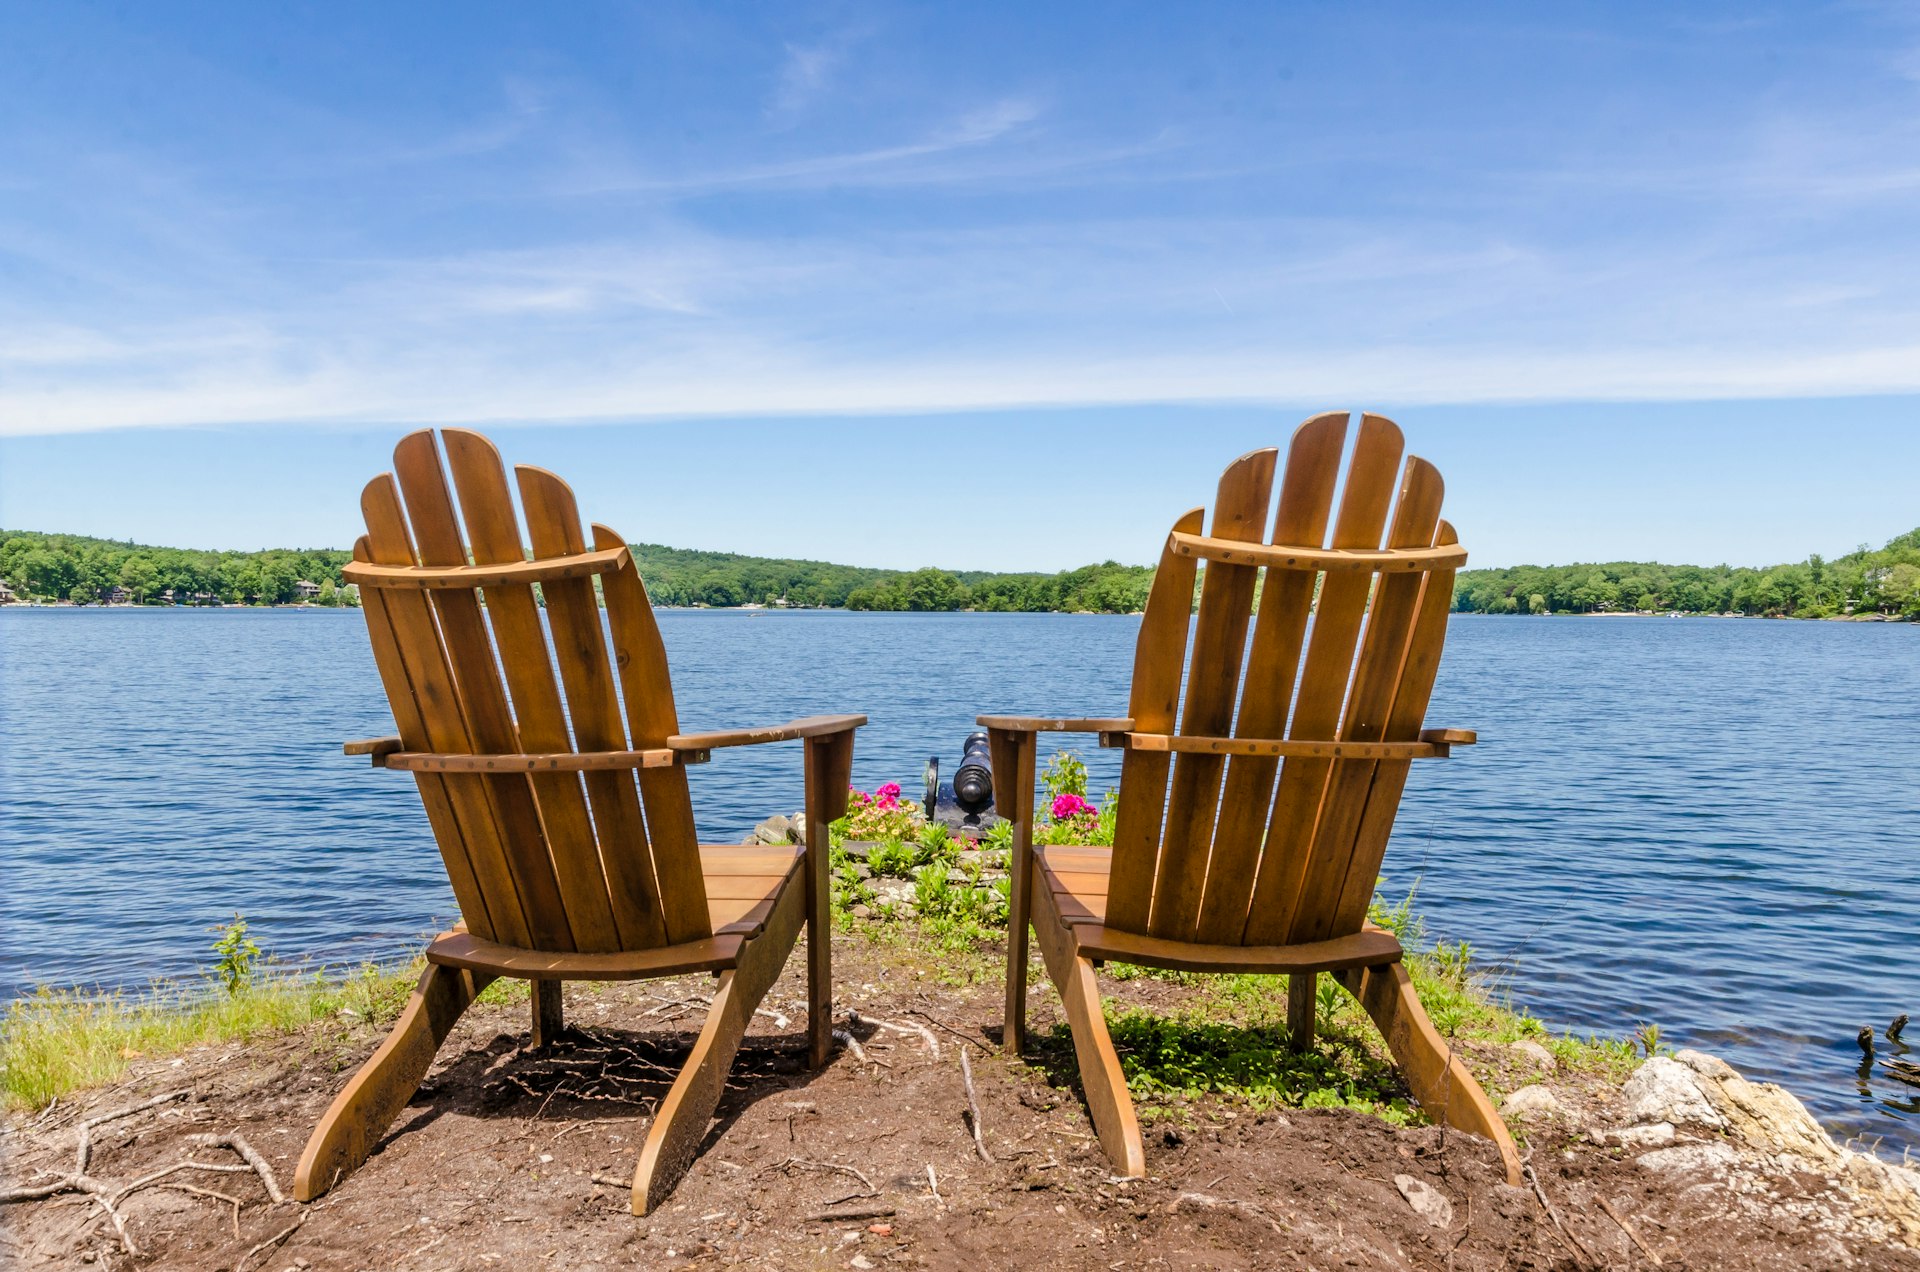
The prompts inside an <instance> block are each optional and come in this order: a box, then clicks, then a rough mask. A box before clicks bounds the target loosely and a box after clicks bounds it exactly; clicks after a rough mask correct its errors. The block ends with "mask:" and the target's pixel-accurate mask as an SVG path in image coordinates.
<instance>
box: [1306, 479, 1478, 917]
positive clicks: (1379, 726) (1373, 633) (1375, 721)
mask: <svg viewBox="0 0 1920 1272" xmlns="http://www.w3.org/2000/svg"><path fill="white" fill-rule="evenodd" d="M1443 493H1444V485H1443V483H1442V482H1441V480H1440V473H1439V470H1438V469H1436V468H1434V466H1433V465H1432V464H1429V463H1427V462H1426V461H1425V460H1423V459H1418V458H1414V459H1409V460H1408V461H1407V465H1406V470H1405V472H1404V473H1403V474H1402V477H1401V482H1400V497H1399V500H1398V501H1397V505H1396V507H1395V509H1394V516H1393V523H1392V525H1391V526H1389V527H1388V530H1387V543H1388V544H1389V545H1390V546H1393V547H1404V546H1408V545H1416V544H1425V543H1431V542H1433V532H1434V527H1435V526H1436V525H1437V524H1438V523H1439V520H1440V501H1441V498H1442V495H1443ZM1425 582H1426V578H1425V576H1423V575H1418V574H1389V575H1384V576H1382V577H1381V579H1380V580H1379V583H1378V585H1377V586H1376V587H1375V588H1374V591H1373V598H1372V602H1371V604H1370V605H1369V606H1368V607H1367V621H1366V631H1365V634H1364V636H1363V637H1362V639H1361V642H1360V652H1359V655H1358V657H1357V658H1356V659H1355V662H1354V669H1353V681H1352V685H1351V687H1350V688H1349V690H1348V692H1347V703H1346V710H1345V713H1344V715H1343V718H1342V720H1341V723H1340V737H1341V738H1342V739H1343V740H1345V741H1349V742H1380V741H1398V740H1405V741H1408V742H1411V741H1413V737H1414V735H1415V734H1416V733H1417V732H1418V731H1419V727H1420V722H1419V721H1418V720H1415V721H1413V723H1412V725H1411V727H1409V728H1407V729H1406V730H1405V732H1404V733H1403V734H1402V735H1401V737H1400V738H1393V739H1390V738H1389V737H1388V735H1387V724H1388V716H1389V714H1390V713H1391V711H1392V709H1393V702H1394V697H1395V695H1396V694H1397V693H1398V692H1399V689H1400V681H1401V674H1402V672H1403V670H1404V668H1405V666H1406V659H1407V640H1408V637H1409V635H1410V634H1411V633H1412V630H1413V625H1414V617H1415V614H1416V613H1417V610H1418V606H1419V601H1420V591H1421V587H1422V586H1423V584H1424V583H1425ZM1377 767H1378V766H1377V763H1376V761H1374V760H1371V759H1366V758H1357V759H1342V760H1339V761H1336V762H1335V763H1334V765H1333V768H1332V770H1331V771H1330V773H1329V775H1328V780H1327V787H1326V794H1325V795H1324V796H1323V797H1322V799H1321V804H1320V815H1319V817H1318V818H1317V819H1316V822H1315V825H1314V830H1313V841H1312V847H1311V848H1309V849H1308V860H1307V866H1306V869H1305V871H1304V872H1303V873H1302V877H1301V882H1300V895H1299V899H1298V901H1296V902H1295V903H1294V906H1293V912H1294V913H1293V925H1292V927H1291V928H1290V929H1289V931H1288V939H1290V940H1295V941H1315V940H1319V939H1321V938H1323V937H1328V936H1339V935H1342V934H1343V931H1342V930H1341V929H1337V928H1336V926H1335V924H1336V921H1337V919H1338V917H1339V909H1338V908H1339V903H1340V892H1341V889H1342V887H1343V886H1344V885H1345V883H1346V879H1347V867H1348V865H1349V863H1350V862H1351V861H1352V859H1353V849H1354V837H1355V835H1356V834H1357V833H1358V831H1359V829H1360V819H1361V816H1362V815H1363V814H1364V813H1365V812H1366V808H1367V792H1368V790H1369V789H1370V788H1371V787H1372V786H1373V777H1374V770H1375V769H1376V768H1377ZM1362 917H1363V916H1355V917H1354V918H1353V919H1352V920H1351V924H1350V926H1349V927H1348V928H1347V929H1345V930H1347V931H1351V930H1354V929H1357V928H1358V927H1359V925H1360V922H1361V919H1362Z"/></svg>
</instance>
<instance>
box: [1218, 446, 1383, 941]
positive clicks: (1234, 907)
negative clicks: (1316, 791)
mask: <svg viewBox="0 0 1920 1272" xmlns="http://www.w3.org/2000/svg"><path fill="white" fill-rule="evenodd" d="M1346 440H1347V417H1346V415H1345V413H1344V412H1343V413H1339V414H1328V415H1321V416H1317V417H1315V418H1314V419H1311V420H1308V421H1307V422H1306V423H1305V424H1303V425H1301V426H1300V428H1299V430H1298V431H1296V432H1295V433H1294V435H1293V444H1292V445H1291V446H1290V447H1288V449H1287V463H1286V469H1285V475H1284V477H1283V478H1282V481H1281V489H1280V504H1279V507H1278V509H1277V510H1276V512H1275V513H1274V519H1273V533H1272V535H1271V536H1270V542H1273V543H1276V544H1285V545H1299V544H1307V543H1316V544H1317V543H1323V542H1325V541H1326V537H1327V519H1328V517H1329V516H1331V515H1332V509H1333V487H1334V481H1335V479H1336V478H1337V477H1338V476H1339V475H1340V452H1341V450H1342V448H1343V447H1344V446H1345V445H1346ZM1316 578H1317V575H1316V574H1315V572H1314V571H1312V570H1272V569H1270V570H1268V571H1267V574H1266V579H1265V582H1264V583H1263V584H1262V586H1261V589H1260V613H1259V615H1258V617H1257V618H1255V620H1254V627H1253V643H1252V647H1251V649H1249V650H1248V653H1247V670H1248V674H1247V681H1246V688H1245V690H1244V691H1243V692H1242V694H1241V698H1240V711H1239V714H1238V715H1237V716H1236V717H1235V719H1234V733H1235V735H1236V736H1238V737H1246V738H1280V737H1282V736H1283V735H1284V734H1285V732H1286V727H1287V708H1288V707H1289V706H1291V705H1292V703H1293V687H1294V679H1295V676H1296V674H1297V673H1298V672H1299V669H1300V653H1301V649H1302V647H1303V645H1304V643H1305V640H1306V632H1307V618H1308V615H1309V613H1310V612H1311V611H1312V608H1313V588H1314V581H1315V579H1316ZM1279 771H1280V761H1279V760H1278V759H1275V758H1270V757H1266V756H1253V755H1237V756H1234V757H1233V758H1232V759H1231V760H1229V761H1228V762H1227V779H1226V785H1225V787H1224V789H1223V791H1222V793H1221V796H1220V817H1219V821H1218V824H1217V825H1216V826H1215V828H1214V832H1213V852H1212V854H1211V855H1210V856H1209V858H1208V866H1207V891H1206V897H1205V899H1204V900H1203V901H1202V902H1201V906H1200V921H1199V924H1198V927H1197V930H1196V939H1198V940H1201V941H1205V942H1207V943H1209V944H1214V945H1233V944H1237V943H1238V942H1239V940H1240V935H1241V933H1242V932H1243V931H1244V930H1245V928H1246V923H1247V907H1248V905H1249V904H1250V903H1251V901H1252V897H1253V880H1254V876H1255V872H1256V871H1257V869H1258V868H1259V864H1260V847H1261V843H1262V841H1263V840H1264V839H1265V838H1266V829H1267V809H1268V808H1269V807H1270V806H1271V804H1272V802H1273V783H1274V778H1275V777H1276V776H1277V775H1278V774H1279Z"/></svg>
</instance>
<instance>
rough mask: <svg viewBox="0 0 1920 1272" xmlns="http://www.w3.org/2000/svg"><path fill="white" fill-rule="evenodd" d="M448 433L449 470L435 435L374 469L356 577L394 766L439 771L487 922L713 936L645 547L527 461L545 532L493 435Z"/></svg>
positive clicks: (445, 832)
mask: <svg viewBox="0 0 1920 1272" xmlns="http://www.w3.org/2000/svg"><path fill="white" fill-rule="evenodd" d="M441 437H442V439H443V440H444V443H445V449H446V460H447V463H446V464H445V465H443V464H442V462H441V450H440V446H439V445H438V444H436V441H435V436H434V433H433V432H432V431H431V430H426V431H422V432H417V433H413V434H411V435H409V436H408V437H406V438H405V439H404V440H402V441H401V443H400V444H399V446H398V447H396V448H395V450H394V457H393V458H394V471H393V472H391V473H384V474H382V475H381V476H379V477H376V478H374V479H373V480H372V481H371V482H369V483H367V486H366V489H365V490H364V491H363V492H362V493H361V497H360V504H361V510H362V512H363V513H364V514H365V517H366V524H367V533H366V534H365V535H364V536H363V537H362V538H361V539H360V540H359V542H358V543H356V544H355V545H354V554H353V555H354V561H353V564H351V565H349V566H348V567H347V570H346V572H345V574H346V578H347V579H348V581H350V582H353V583H357V584H359V586H360V596H361V607H362V609H363V610H364V611H365V613H366V619H367V631H368V634H369V636H370V637H371V638H372V642H373V654H374V661H375V662H376V663H377V664H378V666H379V669H380V678H381V681H382V682H383V683H384V684H385V686H386V690H387V697H388V700H389V701H390V703H391V704H392V707H393V716H394V721H395V723H396V724H397V725H398V726H399V734H400V741H401V746H402V753H401V754H399V755H394V756H390V757H388V764H389V766H390V767H396V768H407V769H411V770H413V772H414V775H415V777H416V778H417V779H418V781H419V784H420V798H421V802H422V803H423V804H425V806H426V810H427V817H428V820H429V821H430V822H431V824H432V826H433V833H434V837H435V839H436V840H438V842H439V845H440V851H441V855H442V856H443V857H444V858H445V860H446V865H447V874H448V876H449V878H450V879H451V880H452V883H453V891H454V896H455V897H456V898H457V899H458V901H459V903H460V912H461V915H462V916H463V917H464V919H465V920H466V924H467V928H468V930H469V931H470V932H472V933H473V934H474V935H476V936H479V937H481V938H484V939H487V940H493V941H499V942H502V943H504V944H508V945H517V946H522V947H524V948H527V949H532V950H540V951H547V952H553V953H567V952H576V951H577V952H581V953H600V952H613V951H623V950H638V949H650V948H654V947H657V946H661V945H667V944H677V943H679V942H682V941H689V940H697V939H699V938H701V937H704V936H707V935H709V932H710V926H709V920H708V912H707V905H706V900H705V892H704V890H703V886H702V881H701V873H700V860H699V850H698V848H697V846H696V842H695V837H694V826H693V806H692V803H691V801H690V799H689V796H688V792H687V777H686V771H685V769H684V768H683V767H682V766H681V761H680V757H679V756H678V755H677V754H675V753H674V752H672V751H670V750H668V749H667V745H666V743H667V739H668V738H669V737H671V736H673V735H674V734H676V733H677V732H678V731H679V722H678V719H677V717H676V714H675V711H674V704H673V687H672V684H671V682H670V680H669V678H668V673H667V658H666V650H665V647H664V646H663V645H662V644H661V641H660V631H659V628H658V627H657V626H656V625H655V623H654V618H653V608H652V606H651V605H650V604H649V603H648V600H647V593H646V588H645V587H644V586H643V585H642V583H641V581H640V576H639V574H638V572H637V571H636V570H635V568H634V564H633V558H632V556H631V555H630V553H629V552H628V550H627V546H626V541H625V540H624V539H622V538H621V537H620V536H619V535H618V534H615V533H614V532H613V531H612V530H610V529H608V528H607V527H605V526H602V525H596V526H594V527H593V546H592V548H591V549H589V547H588V546H587V543H586V541H585V537H584V535H583V533H582V530H581V524H580V513H579V509H578V508H577V506H576V505H575V503H574V497H573V491H572V490H571V489H569V488H568V486H567V484H566V483H565V482H564V481H562V480H560V478H558V477H556V476H555V475H554V474H552V473H550V472H547V471H546V470H545V469H541V468H533V467H529V466H525V465H522V466H519V467H518V468H516V469H515V476H516V478H517V481H518V486H519V491H520V504H521V508H522V510H523V511H524V513H525V518H526V529H527V539H523V538H522V536H521V531H520V523H519V519H518V518H517V517H516V515H515V512H514V504H513V498H512V495H511V494H510V493H509V491H508V486H507V475H506V470H505V468H504V466H503V465H502V464H501V462H500V455H499V452H498V451H496V450H495V449H494V447H493V444H492V443H491V442H489V441H488V440H487V439H486V438H484V437H482V436H480V435H479V434H478V433H471V432H466V431H463V430H459V429H447V430H445V431H444V433H442V434H441ZM449 467H450V468H451V471H452V482H451V484H449V482H448V468H449ZM456 491H457V492H458V499H459V502H458V509H457V511H456V507H455V492H456ZM463 531H464V533H463ZM529 540H530V546H531V548H532V552H531V554H529V552H528V547H529ZM596 579H598V580H599V588H598V589H596V587H595V580H596ZM536 588H537V589H538V592H537V594H536ZM596 590H598V591H599V592H600V593H602V594H604V597H605V602H606V610H605V616H606V621H605V623H604V624H603V622H602V617H601V608H600V601H599V599H598V597H597V596H596ZM542 602H544V607H543V605H542ZM556 668H557V670H558V678H557V679H556V676H555V671H556ZM623 697H624V700H625V705H624V711H623V709H622V698H623ZM623 717H624V718H623ZM636 779H637V784H636ZM636 786H637V789H636Z"/></svg>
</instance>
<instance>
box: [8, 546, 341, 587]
mask: <svg viewBox="0 0 1920 1272" xmlns="http://www.w3.org/2000/svg"><path fill="white" fill-rule="evenodd" d="M352 557H353V554H352V553H350V552H340V551H333V550H328V549H314V550H294V549H284V548H282V549H271V550H268V551H264V552H196V551H192V550H190V549H186V548H156V547H152V546H150V545H148V544H143V543H133V542H124V543H123V542H121V541H119V540H117V539H94V538H89V537H88V536H86V535H79V534H40V533H38V532H36V531H32V530H0V581H4V582H5V583H6V584H7V585H8V586H9V587H11V588H12V589H13V590H14V591H15V592H16V593H18V594H19V595H20V596H22V597H23V598H31V599H34V600H43V601H75V602H78V603H80V604H83V605H92V604H95V603H97V602H101V601H107V600H113V599H122V598H124V599H125V600H128V601H131V602H132V603H134V604H140V605H147V604H163V603H167V602H168V601H171V603H173V604H178V605H192V604H196V603H198V604H215V603H217V604H241V605H280V604H284V603H286V602H289V601H295V600H299V599H302V598H301V596H300V589H299V584H300V583H301V582H303V581H304V582H308V583H312V584H315V585H317V586H318V588H319V592H318V594H317V595H315V596H313V597H311V598H309V599H311V600H313V601H314V602H315V603H317V604H321V605H335V604H341V605H347V604H354V603H356V601H355V597H354V589H352V588H347V587H342V586H341V582H340V569H341V567H342V566H344V565H345V564H346V563H347V562H348V561H350V560H352Z"/></svg>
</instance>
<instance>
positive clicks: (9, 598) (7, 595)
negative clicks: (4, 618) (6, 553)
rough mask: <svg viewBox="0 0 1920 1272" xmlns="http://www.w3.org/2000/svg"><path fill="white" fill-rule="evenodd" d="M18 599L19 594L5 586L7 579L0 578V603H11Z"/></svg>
mask: <svg viewBox="0 0 1920 1272" xmlns="http://www.w3.org/2000/svg"><path fill="white" fill-rule="evenodd" d="M19 599H20V596H19V594H18V593H17V592H15V591H14V590H13V589H12V588H10V587H8V586H7V581H6V580H5V579H0V605H12V604H14V603H15V602H16V601H18V600H19Z"/></svg>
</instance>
